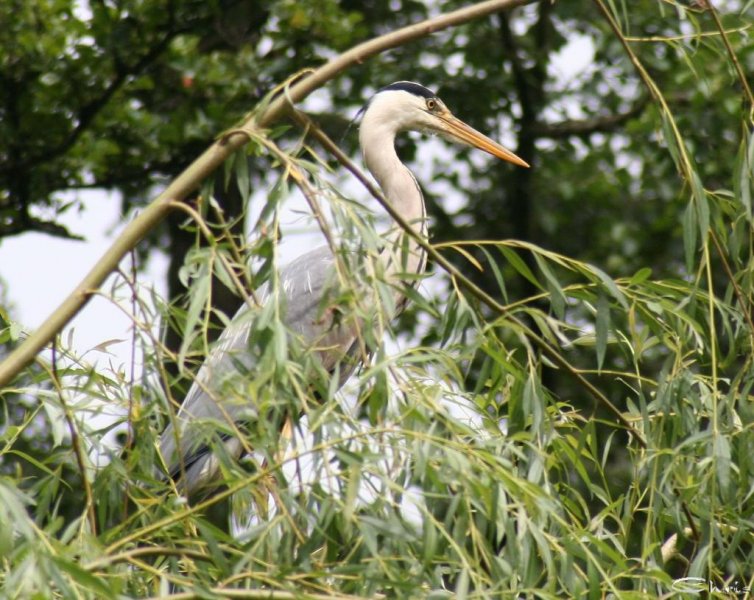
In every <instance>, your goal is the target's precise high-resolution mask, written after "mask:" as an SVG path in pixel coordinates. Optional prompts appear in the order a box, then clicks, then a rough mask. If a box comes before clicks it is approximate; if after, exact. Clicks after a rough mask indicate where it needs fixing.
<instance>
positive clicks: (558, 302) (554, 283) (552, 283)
mask: <svg viewBox="0 0 754 600" xmlns="http://www.w3.org/2000/svg"><path fill="white" fill-rule="evenodd" d="M534 260H535V261H537V266H538V267H539V270H540V271H541V272H542V274H543V275H544V276H545V280H546V281H547V291H548V292H549V294H550V305H551V306H552V310H553V312H554V313H555V316H557V317H558V318H559V319H563V318H564V317H565V307H566V297H565V294H564V293H563V288H561V287H560V283H559V282H558V280H557V279H556V278H555V275H553V273H552V271H551V270H550V267H548V266H547V263H546V262H545V260H544V259H543V258H542V257H541V256H540V255H539V254H534Z"/></svg>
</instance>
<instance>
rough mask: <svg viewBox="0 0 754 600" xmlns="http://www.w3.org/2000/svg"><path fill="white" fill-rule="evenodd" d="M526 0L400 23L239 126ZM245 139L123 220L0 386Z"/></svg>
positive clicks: (266, 120)
mask: <svg viewBox="0 0 754 600" xmlns="http://www.w3.org/2000/svg"><path fill="white" fill-rule="evenodd" d="M531 2H533V0H487V1H486V2H480V3H479V4H474V5H472V6H468V7H465V8H461V9H458V10H455V11H453V12H449V13H446V14H443V15H439V16H437V17H434V18H432V19H428V20H426V21H422V22H421V23H417V24H415V25H409V26H407V27H403V28H401V29H398V30H397V31H393V32H391V33H388V34H385V35H382V36H380V37H377V38H374V39H373V40H369V41H367V42H364V43H362V44H359V45H357V46H355V47H354V48H352V49H351V50H348V51H347V52H344V53H343V54H341V55H340V56H338V57H336V58H334V59H332V60H330V61H329V62H327V63H325V64H324V65H322V66H321V67H319V68H318V69H316V70H314V71H313V72H312V73H311V74H309V75H307V76H306V77H305V78H303V79H301V80H299V81H297V82H296V83H295V84H293V85H291V86H290V88H289V89H288V90H287V94H286V95H282V94H281V95H280V96H278V97H277V98H276V99H275V100H273V101H272V102H271V103H270V104H269V105H268V106H267V107H266V109H264V110H263V111H261V113H259V114H254V115H252V116H250V117H248V118H247V119H246V120H245V121H244V122H243V123H242V124H241V126H240V127H239V129H258V128H264V127H268V126H269V125H271V124H272V123H273V122H275V121H277V120H278V119H280V118H281V117H282V116H283V115H284V114H285V113H286V112H287V110H288V99H290V100H292V101H293V102H300V101H301V100H303V99H304V98H306V97H307V96H308V95H309V94H311V93H312V92H313V91H314V90H316V89H317V88H319V87H321V86H322V85H324V84H325V83H327V82H328V81H330V80H331V79H333V78H334V77H335V76H336V75H338V74H339V73H341V72H342V71H344V70H346V69H348V68H351V67H353V66H355V65H358V64H360V63H362V62H363V61H364V60H366V59H368V58H370V57H372V56H374V55H376V54H379V53H380V52H384V51H385V50H388V49H390V48H396V47H398V46H402V45H404V44H407V43H408V42H411V41H413V40H416V39H419V38H421V37H425V36H428V35H429V34H431V33H434V32H436V31H441V30H443V29H447V28H449V27H454V26H456V25H460V24H462V23H466V22H468V21H471V20H473V19H478V18H480V17H484V16H487V15H490V14H492V13H495V12H499V11H502V10H509V9H511V8H514V7H516V6H521V5H523V4H530V3H531ZM247 139H248V138H247V137H246V136H245V135H230V136H224V137H223V138H221V139H219V140H218V141H216V142H215V143H214V144H212V145H211V146H210V147H209V148H208V149H207V150H205V151H204V153H203V154H202V155H201V156H199V158H197V159H196V160H195V161H194V162H193V163H192V164H191V165H189V167H188V168H187V169H186V170H185V171H183V172H182V173H181V174H180V175H179V176H178V177H176V178H175V179H174V180H173V182H172V183H171V184H170V185H169V186H168V187H167V188H166V189H165V190H164V191H163V192H162V193H161V194H160V195H159V196H158V197H157V198H156V199H155V200H153V201H152V203H151V204H149V206H147V207H146V208H145V209H144V210H143V211H142V212H141V213H140V214H139V215H138V216H137V217H136V218H135V219H134V220H133V221H132V222H131V223H129V224H128V226H127V227H126V228H125V229H124V230H123V232H122V233H121V234H120V235H119V236H118V238H117V239H116V240H115V241H114V242H113V244H112V246H110V248H109V249H108V250H107V252H105V254H104V255H103V256H102V258H101V259H100V260H99V261H98V262H97V264H96V265H94V267H93V268H92V269H91V271H89V273H87V275H86V276H85V277H84V279H82V280H81V282H80V283H79V284H78V285H77V286H76V288H75V289H74V290H73V292H71V294H70V295H69V296H68V297H67V298H66V299H65V300H64V301H63V302H62V303H61V304H60V306H59V307H58V308H57V309H56V310H55V311H54V312H53V313H52V314H51V315H50V316H49V317H48V318H47V320H46V321H45V322H44V323H42V325H41V326H40V327H39V329H37V330H36V331H35V332H34V333H32V334H31V335H30V336H29V337H28V338H26V340H24V342H23V343H22V344H21V345H20V346H19V347H18V348H16V349H15V350H14V351H13V352H12V353H11V354H10V355H9V356H8V358H6V359H5V361H3V363H2V364H0V387H4V386H7V385H8V384H9V383H10V382H11V380H12V379H13V378H14V377H15V376H16V375H17V374H18V373H19V372H20V371H21V370H22V369H23V368H24V367H26V365H28V364H29V363H30V362H31V361H32V360H33V359H34V357H35V356H36V355H37V354H38V353H39V352H40V351H41V350H42V349H43V348H44V347H45V346H46V345H47V344H49V343H50V342H51V341H52V340H53V339H54V337H55V335H57V333H58V332H59V331H61V330H62V329H63V327H64V326H65V325H66V324H67V323H68V322H69V321H70V320H71V319H72V318H73V317H74V316H75V315H76V314H77V313H78V312H79V311H80V310H81V308H83V306H84V305H85V304H86V303H87V301H88V300H89V298H90V297H91V296H92V294H93V293H94V292H95V291H96V290H97V289H98V288H99V286H100V285H102V283H103V282H104V280H105V278H107V276H108V275H110V273H112V272H113V271H114V270H115V269H116V268H117V266H118V264H119V263H120V261H121V259H122V258H123V257H124V256H125V255H126V254H127V253H128V252H129V251H130V250H131V249H132V248H134V247H135V246H136V244H138V243H139V242H140V241H141V240H142V239H143V238H144V237H145V236H146V235H147V234H148V233H149V232H150V231H151V230H152V229H154V228H155V227H156V226H157V225H158V224H159V223H160V222H161V221H162V220H163V219H164V218H165V217H166V216H167V214H168V213H169V212H170V211H171V210H172V208H173V206H174V205H175V203H176V202H180V201H182V200H184V199H185V198H186V197H187V196H188V195H189V194H190V193H191V192H192V191H193V190H195V189H196V188H197V187H198V186H199V185H200V183H201V182H202V181H203V180H204V179H205V178H207V177H208V176H209V175H210V174H211V173H212V172H213V171H214V170H215V169H217V167H219V166H220V165H221V164H222V163H223V162H224V161H225V159H227V158H228V157H229V156H231V155H232V154H233V153H234V152H236V151H237V150H239V149H241V148H242V147H243V146H244V145H245V144H246V142H247Z"/></svg>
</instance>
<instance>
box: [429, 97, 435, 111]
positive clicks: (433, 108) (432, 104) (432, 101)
mask: <svg viewBox="0 0 754 600" xmlns="http://www.w3.org/2000/svg"><path fill="white" fill-rule="evenodd" d="M436 108H437V100H435V99H434V98H427V110H435V109H436Z"/></svg>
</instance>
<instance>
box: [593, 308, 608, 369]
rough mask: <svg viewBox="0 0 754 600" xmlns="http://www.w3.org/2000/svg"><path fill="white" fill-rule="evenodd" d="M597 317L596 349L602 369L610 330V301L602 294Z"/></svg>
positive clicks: (599, 367)
mask: <svg viewBox="0 0 754 600" xmlns="http://www.w3.org/2000/svg"><path fill="white" fill-rule="evenodd" d="M596 308H597V317H596V319H595V323H594V329H595V349H596V351H597V370H601V369H602V365H603V364H604V362H605V351H606V350H607V334H608V331H609V330H610V303H609V302H608V301H607V298H606V297H605V296H604V295H603V294H600V296H599V298H597V306H596Z"/></svg>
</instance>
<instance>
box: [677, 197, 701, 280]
mask: <svg viewBox="0 0 754 600" xmlns="http://www.w3.org/2000/svg"><path fill="white" fill-rule="evenodd" d="M681 223H682V225H683V249H684V254H685V257H686V269H687V270H688V271H689V272H691V271H693V270H694V256H695V255H696V240H697V232H698V229H697V219H696V210H695V209H694V202H693V200H692V201H689V203H688V204H687V205H686V210H685V211H684V212H683V219H682V220H681Z"/></svg>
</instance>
